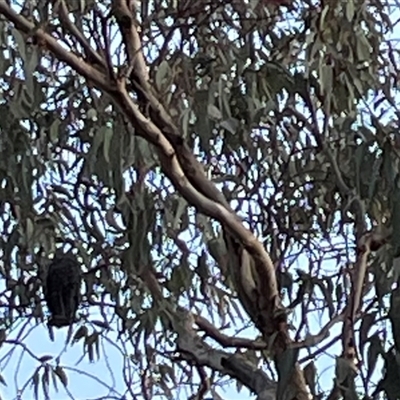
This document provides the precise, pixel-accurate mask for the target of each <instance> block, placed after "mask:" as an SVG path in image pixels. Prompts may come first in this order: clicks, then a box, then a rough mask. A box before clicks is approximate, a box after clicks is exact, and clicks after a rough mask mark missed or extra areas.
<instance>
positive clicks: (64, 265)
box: [44, 249, 82, 328]
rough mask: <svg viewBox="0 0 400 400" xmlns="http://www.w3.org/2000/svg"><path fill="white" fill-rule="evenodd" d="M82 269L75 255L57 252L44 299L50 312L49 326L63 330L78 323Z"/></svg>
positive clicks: (47, 278)
mask: <svg viewBox="0 0 400 400" xmlns="http://www.w3.org/2000/svg"><path fill="white" fill-rule="evenodd" d="M81 280H82V276H81V267H80V265H79V262H78V260H77V258H76V256H75V255H74V254H72V253H71V252H67V253H64V252H63V250H61V249H59V250H57V252H56V254H55V257H54V259H53V261H52V262H51V263H50V265H49V266H48V269H47V277H46V285H45V287H44V297H45V300H46V303H47V307H48V309H49V311H50V314H51V317H50V318H49V322H48V323H49V325H50V326H55V327H56V328H61V327H63V326H69V325H71V324H72V323H74V322H75V321H76V319H75V315H76V311H77V309H78V306H79V302H80V290H81Z"/></svg>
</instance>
